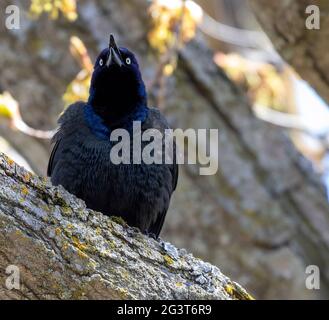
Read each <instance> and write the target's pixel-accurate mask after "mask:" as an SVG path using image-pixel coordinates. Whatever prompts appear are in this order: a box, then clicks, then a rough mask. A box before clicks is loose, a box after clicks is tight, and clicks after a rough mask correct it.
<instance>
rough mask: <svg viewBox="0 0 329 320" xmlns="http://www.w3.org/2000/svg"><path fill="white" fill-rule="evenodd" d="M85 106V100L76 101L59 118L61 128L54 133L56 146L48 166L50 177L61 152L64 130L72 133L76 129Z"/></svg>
mask: <svg viewBox="0 0 329 320" xmlns="http://www.w3.org/2000/svg"><path fill="white" fill-rule="evenodd" d="M83 106H84V103H83V102H76V103H74V104H71V105H70V106H69V107H67V109H66V110H65V112H64V113H63V114H62V115H61V117H60V118H59V120H58V123H59V125H60V128H59V130H58V131H57V132H56V134H55V135H54V137H53V139H52V141H53V142H54V143H55V145H54V148H53V150H52V152H51V155H50V158H49V162H48V168H47V175H48V176H49V177H50V176H51V175H52V172H53V170H54V168H55V166H56V162H57V159H56V158H57V156H58V153H60V149H61V148H59V146H60V144H61V140H62V137H63V135H64V131H65V132H66V135H70V134H71V133H72V132H74V130H75V126H76V125H78V123H79V121H78V120H79V116H81V114H82V110H83V109H82V107H83Z"/></svg>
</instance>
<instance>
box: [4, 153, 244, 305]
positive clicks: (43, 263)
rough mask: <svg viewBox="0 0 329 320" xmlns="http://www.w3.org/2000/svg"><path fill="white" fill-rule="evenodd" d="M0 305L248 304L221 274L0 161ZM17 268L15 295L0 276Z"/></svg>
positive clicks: (238, 289) (241, 290) (238, 290)
mask: <svg viewBox="0 0 329 320" xmlns="http://www.w3.org/2000/svg"><path fill="white" fill-rule="evenodd" d="M0 185H1V188H0V270H1V274H2V275H3V276H2V279H1V281H0V298H2V299H251V296H250V295H249V294H248V293H247V292H246V291H245V290H244V289H243V288H242V287H241V286H240V285H239V284H237V283H235V282H234V281H231V280H230V279H229V278H227V277H226V276H224V275H223V274H222V273H221V272H220V270H219V269H218V268H217V267H215V266H213V265H211V264H209V263H207V262H204V261H202V260H200V259H197V258H195V257H193V256H192V255H191V254H189V253H187V252H186V250H184V249H177V248H176V247H174V246H173V245H171V244H169V243H167V242H164V241H162V240H159V241H156V240H154V239H151V238H149V237H147V236H145V235H143V234H141V233H140V232H139V230H137V229H135V228H131V227H129V226H128V225H127V224H125V222H124V221H123V220H122V219H118V218H116V217H112V218H109V217H107V216H105V215H103V214H101V213H99V212H94V211H92V210H90V209H88V208H86V206H85V203H84V202H83V201H82V200H80V199H77V198H76V197H75V196H73V195H71V194H69V193H68V192H67V191H66V190H64V189H63V188H62V187H61V186H59V187H54V186H52V185H51V183H50V181H49V180H48V179H47V178H41V177H38V176H36V175H34V174H32V173H30V172H28V171H26V170H25V169H24V168H22V167H19V166H18V165H17V164H16V163H15V162H13V161H12V160H10V159H9V158H8V157H7V156H5V155H4V154H0ZM8 265H16V266H17V267H18V268H19V270H20V289H19V290H8V289H7V288H6V285H5V277H6V276H7V275H5V274H4V270H5V269H6V267H7V266H8Z"/></svg>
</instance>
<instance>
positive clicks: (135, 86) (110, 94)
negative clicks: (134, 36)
mask: <svg viewBox="0 0 329 320" xmlns="http://www.w3.org/2000/svg"><path fill="white" fill-rule="evenodd" d="M89 104H90V105H91V106H92V107H93V108H94V109H95V111H96V112H97V113H98V114H99V115H100V116H101V117H102V118H103V119H104V120H105V121H107V120H109V121H112V122H113V121H114V122H115V121H117V120H120V118H122V117H123V116H125V115H127V114H129V113H130V112H133V111H134V110H135V109H136V108H138V107H139V106H146V104H147V95H146V90H145V85H144V82H143V79H142V75H141V72H140V70H139V65H138V62H137V59H136V57H135V55H134V54H133V53H132V52H131V51H129V50H128V49H126V48H123V47H118V46H117V44H116V43H115V40H114V37H113V35H112V34H111V36H110V41H109V46H108V48H106V49H104V50H103V51H102V52H101V53H100V54H99V56H98V57H97V59H96V62H95V66H94V72H93V75H92V79H91V85H90V96H89Z"/></svg>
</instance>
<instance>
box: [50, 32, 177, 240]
mask: <svg viewBox="0 0 329 320" xmlns="http://www.w3.org/2000/svg"><path fill="white" fill-rule="evenodd" d="M133 121H140V122H141V132H142V133H143V132H144V131H145V130H147V129H158V130H159V131H160V132H162V133H164V131H165V129H167V128H169V127H168V124H167V121H166V119H165V118H164V117H163V116H162V115H161V113H160V112H159V110H158V109H155V108H148V107H147V94H146V89H145V85H144V82H143V79H142V76H141V72H140V69H139V65H138V62H137V59H136V57H135V55H134V54H133V53H132V52H131V51H129V50H128V49H126V48H123V47H120V48H118V47H117V45H116V43H115V41H114V37H113V35H111V36H110V42H109V47H108V48H106V49H104V50H103V51H102V52H101V53H100V54H99V56H98V58H97V59H96V62H95V65H94V71H93V75H92V79H91V84H90V95H89V99H88V102H77V103H74V104H72V105H70V106H69V107H68V108H67V109H66V111H65V112H64V114H63V115H62V116H61V117H60V119H59V121H58V122H59V124H60V128H59V130H58V132H57V133H56V135H55V136H54V138H53V142H54V143H55V145H54V148H53V151H52V153H51V156H50V160H49V164H48V171H47V173H48V176H50V177H51V181H52V183H53V184H54V185H62V186H63V187H64V188H65V189H66V190H68V191H69V192H70V193H72V194H74V195H76V196H77V197H78V198H81V199H83V200H84V201H85V202H86V205H87V207H89V208H91V209H94V210H97V211H100V212H102V213H103V214H105V215H109V216H111V215H113V216H120V217H122V218H123V219H124V220H125V221H126V222H127V223H128V224H129V225H131V226H135V227H138V228H139V229H140V230H141V231H142V232H143V233H146V234H149V235H152V236H156V237H158V236H159V233H160V231H161V228H162V226H163V223H164V219H165V215H166V212H167V209H168V206H169V202H170V197H171V194H172V192H173V191H174V190H175V188H176V184H177V178H178V166H177V164H176V163H175V162H176V161H175V159H176V158H175V155H174V159H173V160H174V161H173V164H164V163H163V164H154V163H153V164H145V163H144V162H143V161H142V162H141V164H135V163H129V164H122V163H121V164H114V163H112V161H111V159H110V152H111V149H112V148H113V146H114V145H115V143H113V142H112V141H110V134H111V132H113V130H114V129H118V128H123V129H126V130H128V132H130V133H131V132H132V127H133ZM133 138H134V137H133V136H132V135H131V137H130V144H132V140H133ZM144 144H145V143H144ZM144 144H143V143H142V147H143V146H144ZM161 147H162V149H163V150H165V149H166V148H167V147H166V145H165V143H164V141H163V140H162V146H161ZM173 147H174V149H175V145H174V146H173ZM134 152H135V151H134ZM131 161H132V157H131Z"/></svg>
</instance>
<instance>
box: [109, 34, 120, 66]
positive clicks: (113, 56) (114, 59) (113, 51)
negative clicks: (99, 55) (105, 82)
mask: <svg viewBox="0 0 329 320" xmlns="http://www.w3.org/2000/svg"><path fill="white" fill-rule="evenodd" d="M109 49H110V53H109V56H108V58H107V61H106V66H107V67H109V66H110V65H111V64H114V63H116V64H117V65H118V66H119V67H121V66H122V65H123V61H122V57H121V54H120V50H119V48H118V47H117V45H116V43H115V40H114V37H113V34H111V35H110V42H109Z"/></svg>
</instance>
